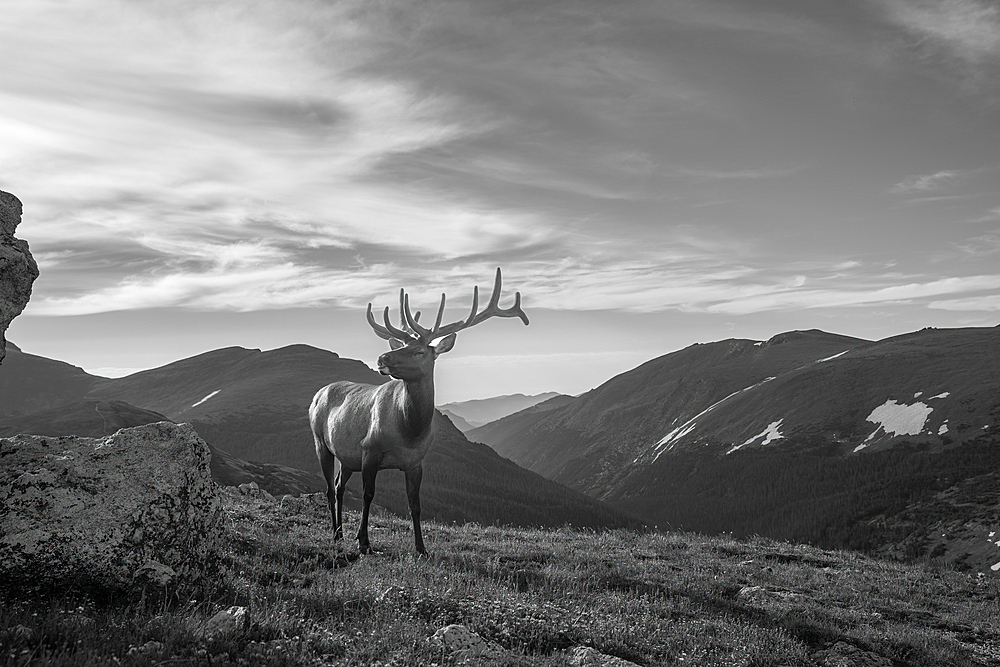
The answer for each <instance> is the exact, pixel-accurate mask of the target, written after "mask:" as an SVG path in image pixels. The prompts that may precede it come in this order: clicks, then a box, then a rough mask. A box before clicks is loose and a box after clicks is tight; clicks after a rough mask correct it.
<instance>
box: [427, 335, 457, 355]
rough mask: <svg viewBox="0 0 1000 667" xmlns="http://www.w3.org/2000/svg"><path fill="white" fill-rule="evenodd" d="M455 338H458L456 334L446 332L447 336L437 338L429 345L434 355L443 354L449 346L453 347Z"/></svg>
mask: <svg viewBox="0 0 1000 667" xmlns="http://www.w3.org/2000/svg"><path fill="white" fill-rule="evenodd" d="M456 338H458V336H457V335H456V334H448V335H447V336H445V337H444V338H442V339H441V340H439V341H438V342H437V343H435V344H434V345H432V346H431V347H432V348H433V349H434V356H435V357H436V356H438V355H439V354H444V353H445V352H447V351H448V350H450V349H451V348H453V347H455V339H456Z"/></svg>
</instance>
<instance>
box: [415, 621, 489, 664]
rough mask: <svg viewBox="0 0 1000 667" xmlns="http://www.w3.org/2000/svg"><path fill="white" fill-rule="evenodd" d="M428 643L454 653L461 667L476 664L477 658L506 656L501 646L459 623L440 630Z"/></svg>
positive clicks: (429, 638) (428, 639)
mask: <svg viewBox="0 0 1000 667" xmlns="http://www.w3.org/2000/svg"><path fill="white" fill-rule="evenodd" d="M427 641H428V642H430V643H431V644H433V645H434V646H440V647H441V648H443V649H445V650H446V651H448V652H450V653H452V654H453V656H454V657H455V661H456V664H459V665H461V664H468V663H473V662H476V658H500V657H502V656H503V655H505V654H506V651H505V650H504V648H503V647H502V646H500V645H499V644H496V643H494V642H491V641H487V640H486V639H483V638H482V637H480V636H479V635H477V634H476V633H475V632H473V631H472V630H469V629H468V628H467V627H465V626H464V625H459V624H457V623H455V624H452V625H447V626H445V627H443V628H440V629H439V630H438V631H437V632H435V633H434V634H433V635H432V636H430V637H428V638H427Z"/></svg>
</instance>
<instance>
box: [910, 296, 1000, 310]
mask: <svg viewBox="0 0 1000 667" xmlns="http://www.w3.org/2000/svg"><path fill="white" fill-rule="evenodd" d="M927 307H928V308H933V309H935V310H956V311H959V310H982V311H1000V294H986V295H983V296H973V297H969V298H966V299H946V300H944V301H932V302H930V303H929V304H928V305H927Z"/></svg>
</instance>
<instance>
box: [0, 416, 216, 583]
mask: <svg viewBox="0 0 1000 667" xmlns="http://www.w3.org/2000/svg"><path fill="white" fill-rule="evenodd" d="M210 458H211V455H210V453H209V449H208V445H206V444H205V441H204V440H202V439H201V438H199V437H198V435H197V434H196V433H195V431H194V429H193V428H191V426H190V425H188V424H173V423H170V422H159V423H156V424H147V425H145V426H138V427H135V428H129V429H122V430H120V431H118V432H117V433H115V434H114V435H110V436H107V437H105V438H82V437H77V436H65V437H45V436H33V435H18V436H14V437H12V438H7V439H0V461H2V462H3V463H2V467H0V582H3V583H0V586H10V587H13V588H14V589H18V590H29V591H32V590H57V591H58V590H63V589H65V588H67V587H68V588H74V589H81V590H84V591H99V592H115V591H120V590H125V589H129V588H131V587H134V586H136V585H153V586H164V585H170V584H175V583H184V582H195V581H198V580H200V579H202V578H203V577H204V576H206V575H207V574H209V573H210V572H211V571H212V566H213V562H214V555H215V553H216V551H217V547H218V541H219V539H220V531H221V529H222V524H221V519H222V514H221V506H220V501H219V498H218V496H217V492H216V486H215V484H214V483H213V482H212V477H211V473H210V467H209V466H210Z"/></svg>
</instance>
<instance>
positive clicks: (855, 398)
mask: <svg viewBox="0 0 1000 667" xmlns="http://www.w3.org/2000/svg"><path fill="white" fill-rule="evenodd" d="M998 431H1000V328H969V329H924V330H921V331H917V332H913V333H910V334H905V335H902V336H895V337H892V338H888V339H885V340H882V341H867V340H862V339H858V338H851V337H847V336H840V335H836V334H830V333H826V332H822V331H818V330H809V331H793V332H787V333H783V334H780V335H777V336H775V337H773V338H771V339H770V340H767V341H752V340H740V339H730V340H724V341H718V342H714V343H708V344H697V345H692V346H690V347H688V348H685V349H683V350H680V351H677V352H674V353H671V354H667V355H664V356H662V357H659V358H656V359H653V360H651V361H649V362H647V363H645V364H643V365H641V366H639V367H637V368H635V369H633V370H631V371H628V372H626V373H623V374H621V375H619V376H617V377H615V378H612V379H611V380H609V381H608V382H606V383H604V384H603V385H601V386H599V387H597V388H596V389H594V390H592V391H590V392H587V393H586V394H583V395H582V396H580V397H578V398H575V399H571V400H569V401H562V402H556V403H553V404H548V403H545V402H543V403H540V404H538V405H536V406H533V407H532V408H531V409H529V410H525V411H522V412H519V413H515V414H512V415H509V416H507V417H504V418H503V419H500V420H498V421H496V422H493V423H490V424H487V425H485V426H482V427H479V428H477V429H473V430H472V431H470V432H469V433H468V435H469V437H470V439H473V440H479V441H482V442H485V443H487V444H489V445H490V446H491V447H493V448H494V449H496V450H497V451H498V452H499V453H500V454H502V455H503V456H506V457H509V458H510V459H511V460H513V461H515V462H517V463H519V464H521V465H523V466H525V467H527V468H528V469H530V470H534V471H535V472H538V473H540V474H543V475H545V476H546V477H548V478H550V479H553V480H556V481H559V482H561V483H563V484H566V485H567V486H570V487H572V488H575V489H578V490H580V491H583V492H585V493H588V494H590V495H592V496H594V497H597V498H601V499H603V500H606V501H608V502H610V503H612V504H613V505H615V506H616V507H619V508H621V509H623V510H626V511H628V512H630V513H632V514H635V515H636V516H639V517H641V518H643V519H645V520H646V521H649V522H650V523H653V524H656V525H661V526H668V525H669V526H673V527H675V528H684V529H686V530H695V531H701V532H723V531H725V532H734V533H736V534H738V535H751V534H755V533H757V534H762V535H768V536H771V537H777V538H781V539H791V540H796V541H805V542H814V543H817V544H820V545H824V546H831V547H845V546H847V547H855V548H865V549H870V550H890V551H891V550H896V551H906V552H907V553H908V555H910V556H925V555H928V554H931V553H933V552H939V553H942V554H948V556H949V558H950V562H965V563H968V564H972V561H975V560H976V559H977V558H978V559H979V561H977V562H978V565H977V566H978V567H981V566H983V565H984V564H987V565H993V564H994V563H995V562H996V561H1000V551H998V549H997V547H998V546H1000V545H991V546H990V548H988V549H986V551H985V553H983V554H982V555H981V556H974V554H973V555H969V556H967V555H966V554H967V553H969V554H971V552H968V551H961V552H960V553H959V552H957V551H956V550H955V549H952V548H951V546H949V545H951V542H949V544H942V543H941V540H940V539H939V537H937V536H936V533H935V531H937V533H940V532H941V531H940V530H939V529H940V528H941V526H942V525H944V524H940V521H944V522H945V523H946V524H948V525H949V526H952V528H953V530H952V531H951V532H952V533H954V537H955V540H958V541H962V540H966V541H968V540H972V541H974V542H977V543H978V542H981V543H982V544H983V546H984V547H985V546H986V544H987V538H990V537H991V533H995V532H996V531H998V528H1000V526H998V525H997V523H998V522H997V521H996V519H995V518H990V517H995V516H996V515H997V514H998V512H1000V506H998V505H996V495H991V494H984V495H982V498H983V500H982V501H981V502H978V503H972V504H957V505H956V504H954V503H952V504H950V505H949V507H950V512H951V514H950V515H949V516H948V517H944V516H939V517H938V519H939V520H940V521H939V522H938V523H935V524H934V525H935V526H936V527H929V525H927V524H923V523H921V522H919V521H914V520H913V519H912V517H913V516H917V515H921V510H919V507H922V506H924V505H925V504H928V503H929V504H932V505H936V506H938V507H941V506H943V505H942V503H943V502H944V503H945V504H948V503H947V502H945V501H946V499H947V498H948V497H953V496H955V495H956V494H960V495H963V497H965V498H968V497H969V494H968V493H962V492H961V491H960V489H961V488H966V487H968V486H969V485H971V486H973V487H978V488H981V487H982V486H983V485H987V486H988V483H989V480H990V479H993V480H994V481H995V480H996V476H995V475H993V474H994V473H996V472H997V471H1000V447H998V446H997V445H998V444H1000V433H998ZM990 475H993V476H992V477H990ZM945 532H948V531H945ZM993 541H996V538H994V540H993ZM952 542H954V540H952ZM956 543H957V542H956ZM970 558H971V559H972V560H969V559H970ZM990 559H993V560H990ZM986 561H989V562H988V563H987V562H986Z"/></svg>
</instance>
